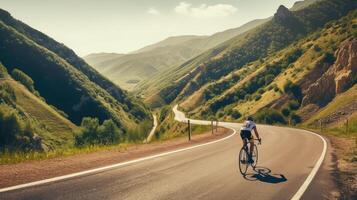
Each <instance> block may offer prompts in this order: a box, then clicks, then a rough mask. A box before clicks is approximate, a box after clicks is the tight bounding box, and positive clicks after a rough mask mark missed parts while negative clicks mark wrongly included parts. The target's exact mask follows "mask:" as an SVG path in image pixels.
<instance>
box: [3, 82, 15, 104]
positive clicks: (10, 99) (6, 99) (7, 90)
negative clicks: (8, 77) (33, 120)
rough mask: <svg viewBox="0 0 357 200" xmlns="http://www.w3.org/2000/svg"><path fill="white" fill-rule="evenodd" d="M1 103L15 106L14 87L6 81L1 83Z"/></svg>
mask: <svg viewBox="0 0 357 200" xmlns="http://www.w3.org/2000/svg"><path fill="white" fill-rule="evenodd" d="M0 103H5V104H8V105H11V106H15V103H16V95H15V92H14V90H13V89H12V87H11V86H10V85H9V84H7V83H5V84H1V85H0Z"/></svg>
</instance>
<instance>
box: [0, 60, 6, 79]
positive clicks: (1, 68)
mask: <svg viewBox="0 0 357 200" xmlns="http://www.w3.org/2000/svg"><path fill="white" fill-rule="evenodd" d="M6 76H7V69H6V68H5V67H4V66H3V65H2V64H1V63H0V78H5V77H6Z"/></svg>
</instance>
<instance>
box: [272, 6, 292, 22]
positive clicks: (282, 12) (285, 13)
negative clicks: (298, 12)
mask: <svg viewBox="0 0 357 200" xmlns="http://www.w3.org/2000/svg"><path fill="white" fill-rule="evenodd" d="M291 16H292V14H291V12H290V10H289V9H288V8H286V7H285V6H283V5H281V6H279V8H278V10H277V11H276V13H275V14H274V18H275V19H278V20H285V19H287V18H289V17H291Z"/></svg>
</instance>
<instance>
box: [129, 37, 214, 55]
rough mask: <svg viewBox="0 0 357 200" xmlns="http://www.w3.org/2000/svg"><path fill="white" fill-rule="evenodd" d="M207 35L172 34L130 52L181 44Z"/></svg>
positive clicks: (135, 52)
mask: <svg viewBox="0 0 357 200" xmlns="http://www.w3.org/2000/svg"><path fill="white" fill-rule="evenodd" d="M207 37H208V36H196V35H183V36H173V37H169V38H167V39H165V40H163V41H160V42H157V43H155V44H152V45H148V46H146V47H143V48H141V49H139V50H137V51H134V52H132V53H131V54H138V53H142V52H146V51H152V50H154V49H156V48H158V47H166V46H176V45H181V44H182V43H186V42H188V41H192V40H196V39H198V40H200V39H204V38H207Z"/></svg>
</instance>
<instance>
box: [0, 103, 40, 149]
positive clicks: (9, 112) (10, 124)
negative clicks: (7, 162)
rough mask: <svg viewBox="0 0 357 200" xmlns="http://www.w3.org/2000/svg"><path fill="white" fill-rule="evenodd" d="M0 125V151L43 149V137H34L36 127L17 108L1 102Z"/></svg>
mask: <svg viewBox="0 0 357 200" xmlns="http://www.w3.org/2000/svg"><path fill="white" fill-rule="evenodd" d="M0 125H1V126H0V151H4V150H5V149H6V150H10V151H12V150H18V149H20V150H24V151H28V150H41V138H39V137H36V138H35V137H34V135H35V134H34V132H35V129H34V128H33V126H32V125H31V123H30V122H29V121H26V120H25V119H22V118H21V117H20V115H19V113H18V112H17V110H16V109H14V108H12V107H10V106H8V105H6V104H0Z"/></svg>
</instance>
